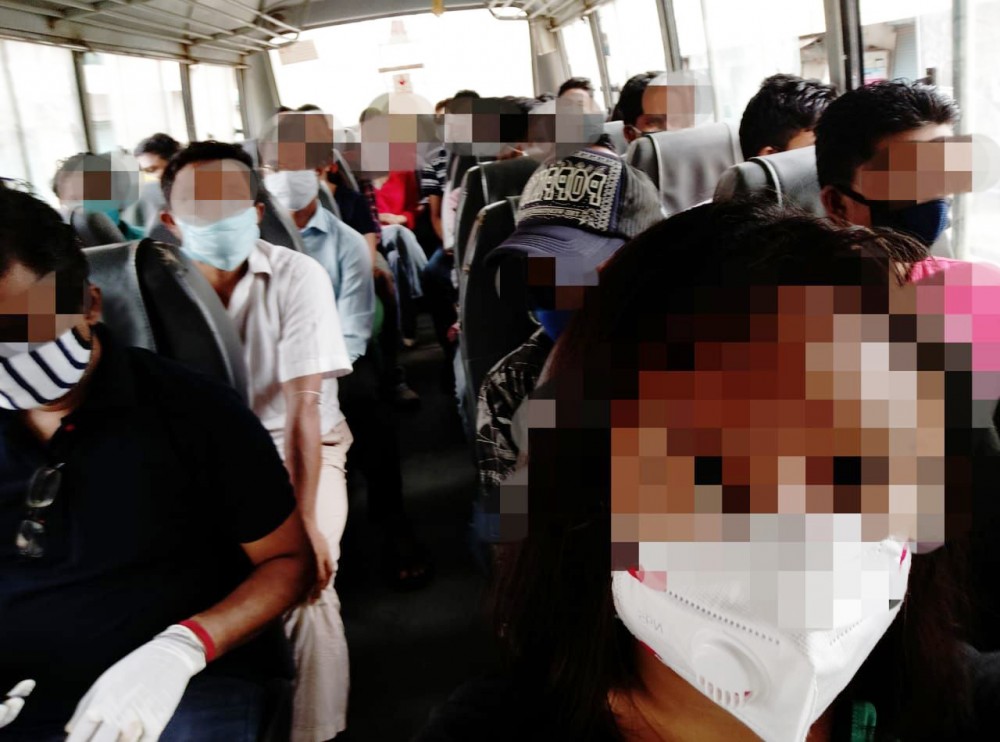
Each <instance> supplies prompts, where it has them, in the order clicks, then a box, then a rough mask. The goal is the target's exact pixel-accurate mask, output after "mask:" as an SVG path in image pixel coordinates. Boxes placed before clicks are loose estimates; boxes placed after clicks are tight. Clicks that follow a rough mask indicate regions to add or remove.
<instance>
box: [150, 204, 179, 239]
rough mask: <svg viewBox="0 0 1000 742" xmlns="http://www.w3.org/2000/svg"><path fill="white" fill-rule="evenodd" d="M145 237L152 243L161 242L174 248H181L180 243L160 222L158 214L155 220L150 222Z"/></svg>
mask: <svg viewBox="0 0 1000 742" xmlns="http://www.w3.org/2000/svg"><path fill="white" fill-rule="evenodd" d="M160 213H162V212H160ZM146 236H147V237H148V238H149V239H151V240H153V242H163V243H165V244H167V245H173V246H174V247H180V246H181V241H180V240H179V239H177V237H176V236H175V235H174V233H173V232H171V231H170V230H169V229H167V225H166V224H164V223H163V222H162V221H160V215H159V214H157V216H156V219H154V220H153V221H151V222H150V227H149V231H148V232H147V233H146Z"/></svg>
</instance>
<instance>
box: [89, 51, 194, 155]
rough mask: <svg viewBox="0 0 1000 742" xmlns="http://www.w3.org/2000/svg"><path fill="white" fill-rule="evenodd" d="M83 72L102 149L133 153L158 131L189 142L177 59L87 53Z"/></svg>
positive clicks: (97, 141) (98, 147)
mask: <svg viewBox="0 0 1000 742" xmlns="http://www.w3.org/2000/svg"><path fill="white" fill-rule="evenodd" d="M83 71H84V75H83V77H84V88H85V90H86V94H87V98H88V101H89V103H90V117H91V122H90V123H91V127H92V135H93V138H94V147H95V149H96V151H97V152H107V151H109V150H112V149H115V148H119V147H120V148H122V149H125V150H127V151H128V152H131V151H132V150H133V149H134V148H135V145H137V144H138V143H139V142H140V141H142V140H143V139H144V138H146V137H148V136H149V135H150V134H153V133H155V132H158V131H162V132H165V133H167V134H169V135H170V136H172V137H173V138H174V139H177V140H178V141H182V142H183V141H187V130H186V128H185V125H184V100H183V98H182V96H181V77H180V68H179V67H178V63H177V62H164V61H161V60H157V59H141V58H139V57H126V56H123V55H120V54H104V53H87V54H86V55H84V65H83Z"/></svg>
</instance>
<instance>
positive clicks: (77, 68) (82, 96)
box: [73, 51, 97, 152]
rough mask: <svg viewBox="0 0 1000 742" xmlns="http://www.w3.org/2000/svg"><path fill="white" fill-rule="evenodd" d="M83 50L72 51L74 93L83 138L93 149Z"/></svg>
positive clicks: (88, 147)
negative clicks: (74, 77) (77, 101)
mask: <svg viewBox="0 0 1000 742" xmlns="http://www.w3.org/2000/svg"><path fill="white" fill-rule="evenodd" d="M84 54H85V52H77V51H75V52H73V73H74V74H75V75H76V94H77V98H79V100H80V118H81V119H82V120H83V138H84V139H85V140H86V141H87V149H88V150H89V151H90V152H93V151H95V149H96V148H97V143H96V142H95V141H94V126H93V119H92V118H91V110H90V97H89V94H88V93H87V76H86V74H85V73H84V71H83V55H84Z"/></svg>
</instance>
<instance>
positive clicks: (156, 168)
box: [132, 132, 181, 195]
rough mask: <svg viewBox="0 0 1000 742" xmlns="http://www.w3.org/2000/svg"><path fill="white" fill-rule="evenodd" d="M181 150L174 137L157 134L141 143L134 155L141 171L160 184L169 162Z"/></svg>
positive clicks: (161, 133)
mask: <svg viewBox="0 0 1000 742" xmlns="http://www.w3.org/2000/svg"><path fill="white" fill-rule="evenodd" d="M180 148H181V145H180V142H178V141H177V140H176V139H174V138H173V137H172V136H170V135H169V134H164V133H163V132H157V133H156V134H153V135H152V136H149V137H146V138H145V139H143V140H142V141H141V142H139V144H137V145H136V147H135V150H134V151H133V152H132V154H133V155H135V159H136V160H137V161H138V162H139V169H140V170H141V171H142V172H143V173H145V174H146V175H151V176H152V177H154V178H155V179H156V181H157V183H159V180H160V178H161V177H162V176H163V171H164V170H165V169H166V167H167V162H169V161H170V158H171V157H173V156H174V155H176V154H177V153H178V152H179V151H180ZM161 195H162V193H161Z"/></svg>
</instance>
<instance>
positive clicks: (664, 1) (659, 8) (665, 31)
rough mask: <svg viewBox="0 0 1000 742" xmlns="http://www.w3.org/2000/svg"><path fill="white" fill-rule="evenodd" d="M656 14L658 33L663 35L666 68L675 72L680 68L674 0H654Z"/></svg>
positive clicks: (679, 48)
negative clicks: (658, 19)
mask: <svg viewBox="0 0 1000 742" xmlns="http://www.w3.org/2000/svg"><path fill="white" fill-rule="evenodd" d="M656 14H657V15H658V16H659V18H660V35H661V36H662V37H663V57H664V59H665V60H666V64H667V66H666V70H667V71H668V72H677V70H679V69H680V68H681V45H680V42H679V40H678V37H677V16H676V15H674V0H656Z"/></svg>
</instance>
